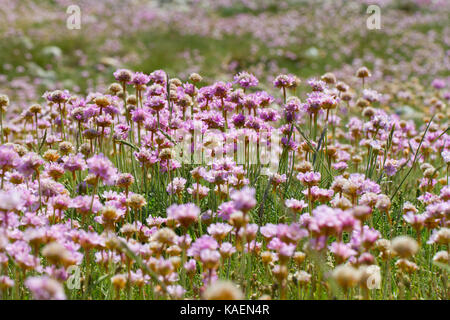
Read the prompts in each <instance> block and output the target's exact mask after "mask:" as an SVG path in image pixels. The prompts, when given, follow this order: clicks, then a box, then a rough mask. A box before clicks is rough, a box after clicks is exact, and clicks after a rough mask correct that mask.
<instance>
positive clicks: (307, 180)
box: [297, 171, 321, 187]
mask: <svg viewBox="0 0 450 320" xmlns="http://www.w3.org/2000/svg"><path fill="white" fill-rule="evenodd" d="M320 177H321V176H320V172H312V171H311V172H306V173H301V172H300V173H299V174H298V175H297V179H298V180H299V181H300V182H302V183H303V184H304V185H305V186H307V187H312V186H316V185H318V184H319V182H320Z"/></svg>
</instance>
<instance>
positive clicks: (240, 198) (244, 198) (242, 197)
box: [230, 187, 256, 213]
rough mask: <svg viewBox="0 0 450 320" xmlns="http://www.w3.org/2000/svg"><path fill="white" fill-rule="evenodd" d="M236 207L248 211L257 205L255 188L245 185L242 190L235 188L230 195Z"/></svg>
mask: <svg viewBox="0 0 450 320" xmlns="http://www.w3.org/2000/svg"><path fill="white" fill-rule="evenodd" d="M230 198H231V200H232V201H233V205H234V208H235V209H236V210H240V211H242V212H244V213H245V212H248V211H250V210H251V209H253V207H255V206H256V199H255V189H253V188H249V187H244V188H243V189H242V190H233V191H232V192H231V195H230Z"/></svg>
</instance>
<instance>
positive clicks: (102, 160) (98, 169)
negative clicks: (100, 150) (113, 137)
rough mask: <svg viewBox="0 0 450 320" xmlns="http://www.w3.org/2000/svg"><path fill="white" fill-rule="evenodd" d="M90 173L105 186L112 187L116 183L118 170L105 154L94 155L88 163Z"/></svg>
mask: <svg viewBox="0 0 450 320" xmlns="http://www.w3.org/2000/svg"><path fill="white" fill-rule="evenodd" d="M86 162H87V166H88V169H89V173H92V174H94V175H95V176H96V177H97V178H100V179H101V180H102V181H103V182H104V183H105V184H108V185H112V184H114V182H115V179H116V175H117V169H116V168H114V165H113V164H112V162H111V161H110V160H109V159H108V158H106V157H105V156H104V155H103V154H98V155H94V156H93V157H92V158H89V159H88V160H87V161H86Z"/></svg>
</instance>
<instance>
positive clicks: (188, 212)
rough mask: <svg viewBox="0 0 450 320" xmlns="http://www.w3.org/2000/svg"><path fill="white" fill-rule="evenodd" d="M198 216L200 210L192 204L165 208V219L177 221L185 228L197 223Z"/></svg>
mask: <svg viewBox="0 0 450 320" xmlns="http://www.w3.org/2000/svg"><path fill="white" fill-rule="evenodd" d="M199 215H200V209H199V208H198V207H197V206H196V205H195V204H193V203H187V204H181V205H177V204H173V205H171V206H170V207H169V208H167V217H168V218H170V219H174V220H176V221H178V222H179V223H180V224H181V225H182V226H183V227H185V228H188V227H189V226H190V225H191V224H192V223H194V222H195V221H197V219H198V217H199Z"/></svg>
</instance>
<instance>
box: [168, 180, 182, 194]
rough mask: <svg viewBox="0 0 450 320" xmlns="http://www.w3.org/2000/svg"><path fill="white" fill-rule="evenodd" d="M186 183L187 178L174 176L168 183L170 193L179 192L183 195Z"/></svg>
mask: <svg viewBox="0 0 450 320" xmlns="http://www.w3.org/2000/svg"><path fill="white" fill-rule="evenodd" d="M185 185H186V179H184V178H178V177H177V178H174V179H173V180H172V182H170V183H169V184H168V185H167V189H166V190H167V192H168V193H169V194H178V195H181V193H182V192H183V191H184V186H185Z"/></svg>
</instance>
